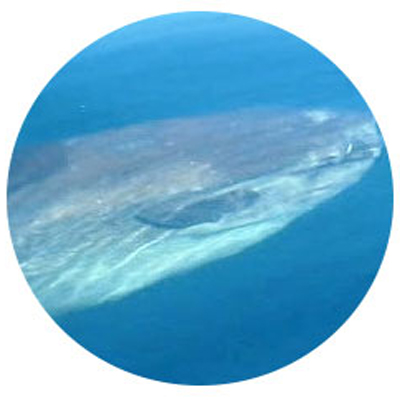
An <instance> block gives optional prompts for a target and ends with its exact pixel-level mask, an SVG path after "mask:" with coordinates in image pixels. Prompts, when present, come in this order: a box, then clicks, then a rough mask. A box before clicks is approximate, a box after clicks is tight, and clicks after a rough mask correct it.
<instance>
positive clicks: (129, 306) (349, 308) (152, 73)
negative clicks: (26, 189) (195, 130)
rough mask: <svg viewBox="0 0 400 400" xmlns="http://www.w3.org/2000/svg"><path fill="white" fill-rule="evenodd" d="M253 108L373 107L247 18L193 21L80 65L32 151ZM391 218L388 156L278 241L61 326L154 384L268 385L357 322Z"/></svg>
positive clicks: (25, 137) (56, 95)
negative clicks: (267, 376) (267, 378)
mask: <svg viewBox="0 0 400 400" xmlns="http://www.w3.org/2000/svg"><path fill="white" fill-rule="evenodd" d="M251 106H270V107H274V108H279V107H291V108H313V107H323V108H334V109H343V110H365V109H366V105H365V103H364V102H363V100H362V98H361V97H360V95H359V94H358V92H357V91H356V90H355V89H354V87H353V86H352V85H351V83H350V82H349V81H348V80H347V78H345V77H344V76H343V75H342V74H341V73H339V72H338V70H337V68H336V67H335V66H334V65H333V64H331V63H330V62H329V61H328V60H326V59H325V58H324V57H323V56H321V54H320V53H318V52H316V51H315V50H314V49H313V48H311V47H310V46H309V45H307V44H305V43H303V42H302V41H300V40H299V39H297V38H295V37H293V36H290V35H288V34H287V33H285V32H283V31H281V30H278V29H276V28H273V27H271V26H269V25H267V24H264V23H261V22H256V21H253V20H248V19H243V18H239V17H233V16H227V15H220V14H208V13H192V14H185V15H181V14H180V15H174V16H170V17H168V18H165V17H162V18H155V19H152V20H149V21H148V22H141V23H138V24H135V25H132V26H129V27H126V28H124V29H123V30H121V31H118V32H116V33H113V34H111V35H110V36H108V37H106V38H104V39H102V40H101V41H99V42H96V43H95V44H94V45H92V46H91V47H89V48H88V49H86V50H85V51H84V52H83V53H81V54H79V55H78V56H77V57H76V58H75V59H73V60H72V61H71V62H70V63H69V64H67V65H66V67H64V68H63V69H62V70H61V71H60V72H59V73H58V74H57V76H56V78H55V79H54V80H52V81H51V82H50V83H49V85H48V86H47V87H46V89H45V90H44V91H43V92H42V94H41V95H40V97H39V98H38V100H37V102H36V103H35V104H34V106H33V108H32V110H31V112H30V115H29V116H28V118H27V120H26V122H25V124H24V126H23V128H22V131H21V135H20V138H19V144H31V143H38V142H47V141H51V140H57V139H59V138H65V137H71V136H75V135H81V134H91V133H94V132H98V131H99V130H102V129H108V128H113V127H118V126H123V125H126V124H128V123H129V124H130V123H139V122H143V121H152V120H157V119H164V118H170V117H180V116H189V115H204V114H209V113H216V112H220V111H225V110H234V109H237V108H242V107H251ZM391 213H392V186H391V177H390V167H389V164H388V160H387V156H386V154H384V155H383V156H381V158H380V159H379V160H378V161H377V163H376V164H375V165H374V167H373V168H372V169H371V170H370V171H369V172H368V173H367V174H366V175H365V176H364V178H363V179H362V180H361V181H360V182H359V183H357V184H356V185H354V186H352V187H351V188H350V189H347V190H346V191H345V192H343V193H341V194H340V195H339V196H337V197H335V198H333V199H331V200H330V201H328V202H326V203H325V204H323V205H322V206H319V207H318V208H317V209H315V210H313V211H312V212H310V213H308V214H306V215H304V216H303V217H301V218H299V219H298V220H296V221H295V223H293V224H292V225H290V226H289V227H287V228H286V229H285V230H283V231H281V232H279V233H278V234H276V235H275V236H273V237H270V238H268V239H267V240H266V241H265V242H261V243H258V244H257V245H255V246H253V247H251V248H249V249H247V250H245V251H243V252H242V253H240V254H239V255H235V256H232V257H229V258H226V259H221V260H218V261H216V262H213V263H212V264H209V265H207V266H203V267H202V268H198V269H196V270H193V271H191V272H190V273H187V274H182V275H179V276H175V277H173V278H170V279H167V280H165V281H163V282H160V283H158V284H155V285H153V286H151V287H150V288H147V289H145V290H143V291H141V292H136V293H135V294H132V295H131V296H130V297H127V298H125V299H123V300H121V301H118V302H114V303H108V304H103V305H101V306H98V307H95V308H92V309H87V310H84V311H80V312H75V313H70V314H67V315H63V316H61V317H58V318H57V322H58V323H59V324H60V325H61V326H62V327H63V328H64V329H65V330H66V331H67V332H68V333H69V334H70V335H71V336H72V337H73V338H75V339H76V340H77V341H78V342H79V343H81V344H83V345H84V346H85V347H86V348H87V349H89V350H91V351H93V352H94V353H95V354H97V355H99V356H100V357H102V358H104V359H105V360H107V361H109V362H111V363H113V364H115V365H117V366H120V367H121V368H124V369H126V370H128V371H132V372H135V373H138V374H140V375H143V376H147V377H150V378H155V379H161V380H165V381H172V382H177V383H189V384H213V383H223V382H231V381H235V380H241V379H245V378H251V377H254V376H257V375H261V374H264V373H267V372H270V371H273V370H275V369H277V368H279V367H281V366H284V365H286V364H287V363H290V362H292V361H294V360H296V359H297V358H299V357H301V356H302V355H304V354H306V353H307V352H309V351H310V350H312V349H313V348H314V347H315V346H317V345H319V344H320V343H321V342H323V341H324V340H325V339H326V338H327V337H329V336H330V335H331V334H332V333H333V332H334V331H335V330H336V329H337V328H338V327H339V326H340V325H341V324H342V323H343V322H344V321H345V320H346V319H347V318H348V317H349V315H350V314H351V313H352V312H353V310H354V309H355V308H356V306H357V305H358V304H359V302H360V301H361V299H362V298H363V296H364V295H365V293H366V291H367V290H368V288H369V286H370V284H371V283H372V281H373V279H374V277H375V275H376V273H377V271H378V268H379V265H380V262H381V259H382V257H383V254H384V250H385V247H386V242H387V238H388V234H389V228H390V221H391ZM365 352H366V353H368V349H365Z"/></svg>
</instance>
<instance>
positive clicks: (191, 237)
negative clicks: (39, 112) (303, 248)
mask: <svg viewBox="0 0 400 400" xmlns="http://www.w3.org/2000/svg"><path fill="white" fill-rule="evenodd" d="M383 151H384V144H383V141H382V138H381V135H380V132H379V129H378V127H377V125H376V123H375V121H374V119H373V117H372V116H371V115H370V114H369V113H368V112H364V111H363V112H359V111H343V110H336V109H271V108H262V107H258V108H251V109H239V110H234V111H230V112H224V113H219V114H215V115H200V116H199V115H196V116H184V117H176V118H169V119H165V120H157V121H148V122H144V123H140V124H132V125H127V126H124V127H121V128H110V129H108V130H105V131H102V132H93V133H90V134H85V135H79V132H77V134H76V135H74V136H71V137H69V138H63V139H57V137H56V135H55V136H54V140H52V141H51V143H42V144H41V145H40V146H38V145H28V144H21V145H19V144H18V143H17V145H16V147H15V150H14V154H13V157H12V161H11V166H10V172H9V184H8V215H9V225H10V231H11V236H12V240H13V244H14V248H15V252H16V255H17V258H18V261H19V263H20V265H21V268H22V271H23V273H24V275H25V277H26V279H27V281H28V283H29V284H30V286H31V288H32V290H33V292H34V293H35V295H36V296H37V298H38V299H39V301H40V302H41V303H42V305H43V306H44V307H45V308H46V309H47V310H48V311H49V312H50V313H51V314H52V315H62V314H64V313H68V312H71V311H74V310H80V309H85V308H90V307H96V306H98V305H100V304H103V303H106V302H112V301H118V300H120V299H122V298H124V297H126V296H129V295H132V294H134V293H135V292H136V291H142V290H146V288H148V287H149V286H151V285H156V284H158V283H159V282H161V281H162V280H165V279H169V278H171V277H176V276H179V275H180V274H189V273H190V271H191V270H193V269H195V268H207V267H208V264H210V263H211V262H212V261H215V260H219V259H221V260H222V259H223V258H225V257H228V256H232V255H235V254H237V253H240V252H242V251H244V250H245V249H246V248H248V247H250V246H252V245H254V244H256V243H258V242H260V241H262V240H268V238H269V237H271V236H272V235H275V234H276V233H278V232H280V231H281V230H283V229H285V228H286V227H287V226H289V225H290V224H291V223H293V222H294V221H295V220H296V219H298V218H299V217H300V216H302V215H305V214H306V213H310V212H312V211H313V210H315V209H316V208H317V207H318V206H320V205H321V204H323V203H324V202H327V201H329V200H330V199H332V198H334V197H335V196H339V195H340V194H341V193H342V192H344V191H345V190H346V189H347V188H349V187H351V186H352V185H354V184H356V183H357V182H358V181H360V180H361V179H362V178H363V176H364V175H365V174H367V173H368V171H369V169H370V168H371V167H372V165H373V164H374V163H375V162H376V161H377V160H378V159H379V157H381V156H382V153H383ZM266 267H267V266H266Z"/></svg>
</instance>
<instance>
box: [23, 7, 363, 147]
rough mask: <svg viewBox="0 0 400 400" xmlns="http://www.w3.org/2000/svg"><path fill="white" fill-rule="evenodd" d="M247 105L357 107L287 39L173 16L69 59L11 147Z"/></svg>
mask: <svg viewBox="0 0 400 400" xmlns="http://www.w3.org/2000/svg"><path fill="white" fill-rule="evenodd" d="M82 106H84V107H82ZM252 106H271V107H335V108H340V109H343V108H344V109H361V108H365V105H364V102H363V100H362V99H361V98H360V96H359V94H358V92H357V91H356V90H355V89H354V87H353V86H352V84H351V83H350V82H349V81H348V79H347V78H346V77H345V76H344V75H342V74H340V73H338V70H337V67H335V66H334V65H333V64H332V63H331V62H330V61H328V60H327V59H326V58H325V57H323V56H322V55H321V54H320V53H319V52H317V51H316V50H315V49H313V48H312V47H311V46H309V45H308V44H306V43H305V42H303V41H301V40H299V39H298V38H296V37H294V36H292V35H288V34H287V33H286V32H284V31H282V30H280V29H278V28H275V27H272V26H270V25H268V24H265V23H262V22H258V21H255V20H250V19H247V18H239V17H234V16H230V15H224V14H212V13H191V14H190V13H189V14H186V15H185V16H184V17H182V15H181V14H177V15H173V16H170V17H168V18H163V17H159V18H153V19H151V20H148V21H147V22H140V23H137V24H133V25H131V26H128V27H126V28H124V29H122V30H120V31H117V32H115V33H113V34H111V35H109V36H107V37H105V38H103V39H101V40H100V41H98V42H96V43H94V44H93V45H92V46H90V47H89V48H87V49H85V50H84V51H83V52H82V53H80V54H79V55H78V56H77V57H75V58H74V59H73V60H72V61H71V62H69V63H68V64H67V65H66V66H65V67H64V68H63V69H61V71H59V73H58V74H57V75H56V77H55V79H53V80H52V81H51V82H50V83H49V84H48V86H47V87H46V88H45V89H44V90H43V92H42V93H41V95H40V96H39V97H38V99H37V101H36V103H35V104H34V106H33V107H32V110H31V112H30V115H29V117H28V118H27V119H26V121H25V124H24V126H23V128H22V132H21V134H20V142H21V143H22V142H34V141H35V142H37V141H44V140H48V139H52V140H54V139H57V138H60V137H68V136H74V135H80V134H82V133H89V132H96V131H98V130H102V129H108V128H111V127H118V126H124V125H126V124H131V123H138V122H143V121H151V120H155V119H162V118H171V117H178V116H187V115H189V116H191V115H196V114H200V115H204V114H208V113H217V112H220V111H225V110H232V109H237V108H242V107H252Z"/></svg>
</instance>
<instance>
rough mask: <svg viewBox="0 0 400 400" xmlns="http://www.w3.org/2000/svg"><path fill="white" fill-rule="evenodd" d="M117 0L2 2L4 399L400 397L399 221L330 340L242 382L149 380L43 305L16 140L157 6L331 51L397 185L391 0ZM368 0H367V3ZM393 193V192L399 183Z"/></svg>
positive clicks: (397, 82)
mask: <svg viewBox="0 0 400 400" xmlns="http://www.w3.org/2000/svg"><path fill="white" fill-rule="evenodd" d="M143 3H144V4H142V2H140V4H139V3H138V2H135V1H133V0H130V1H119V0H110V1H107V2H104V1H101V0H97V1H89V0H86V1H85V0H80V1H76V0H69V1H60V0H59V1H54V0H53V1H45V0H35V1H22V0H14V1H13V2H11V1H9V2H7V3H6V2H4V3H2V4H7V5H3V6H1V7H2V9H1V10H0V18H1V21H0V29H1V36H0V40H1V43H0V44H1V47H0V49H1V56H2V60H1V62H0V68H1V71H0V84H1V85H0V101H1V104H0V113H1V114H0V115H1V116H0V128H1V139H0V187H1V195H0V202H1V204H0V234H1V241H0V256H1V259H0V261H1V270H0V273H1V276H0V296H1V299H0V324H1V328H0V381H1V384H0V397H1V398H3V399H7V400H8V399H11V400H13V399H41V400H47V399H52V400H53V399H57V400H62V399H71V398H73V399H92V398H96V399H99V400H101V399H119V400H124V399H133V398H136V397H137V398H140V399H141V400H147V399H152V398H154V399H159V398H163V399H174V400H175V399H176V400H180V399H185V400H186V399H191V398H194V399H204V398H206V397H207V400H214V399H216V400H220V399H228V400H230V399H233V400H235V399H243V398H251V399H252V400H254V399H274V400H280V399H292V398H295V399H297V398H299V399H307V400H314V399H315V400H316V399H318V400H321V399H323V400H329V399H335V400H336V399H345V400H347V399H374V400H375V399H384V400H391V399H399V398H400V366H399V358H400V344H399V340H400V326H399V319H400V311H399V309H400V288H399V285H400V274H399V268H398V265H397V264H398V260H399V245H400V241H399V238H400V232H399V230H400V221H399V216H398V213H396V210H395V218H394V224H393V230H392V235H391V239H390V243H389V248H388V251H387V254H386V257H385V260H384V263H383V266H382V269H381V271H380V273H379V275H378V278H377V279H376V281H375V283H374V285H373V286H372V289H371V290H370V292H369V293H368V295H367V297H366V298H365V300H364V301H363V303H362V304H361V306H360V307H359V308H358V309H357V311H356V312H355V313H354V314H353V316H352V317H351V318H350V320H349V321H348V322H347V323H346V324H345V325H344V326H343V327H342V328H341V329H340V330H339V331H338V332H337V333H336V334H335V335H334V336H333V337H331V338H330V339H329V340H328V341H327V342H326V343H325V344H324V345H323V346H321V347H319V348H318V349H317V350H315V351H313V352H312V353H310V354H309V355H308V356H306V357H304V358H303V359H301V360H299V361H297V362H295V363H294V364H292V365H290V366H288V367H286V368H284V369H282V370H279V371H277V372H274V373H272V374H270V375H267V376H264V377H261V378H258V379H253V380H250V381H247V382H242V383H236V384H229V385H220V386H211V387H190V386H178V385H170V384H164V383H159V382H154V381H149V380H146V379H143V378H139V377H136V376H133V375H131V374H129V373H126V372H123V371H120V370H119V369H117V368H114V367H112V366H110V365H108V364H107V363H105V362H103V361H100V360H99V359H97V358H96V357H94V356H92V355H91V354H90V353H88V352H87V351H86V350H84V349H82V348H81V347H80V346H79V345H77V344H76V343H75V342H73V341H72V340H71V339H70V338H69V337H68V336H67V335H66V334H65V333H64V332H62V331H61V330H60V329H59V328H58V327H57V326H56V325H55V323H53V321H52V320H51V318H50V317H49V316H48V315H47V314H46V313H45V312H44V310H43V309H42V308H41V307H40V306H39V304H38V302H37V301H36V299H35V298H34V296H33V294H32V293H31V292H30V289H29V287H28V285H27V283H26V282H25V280H24V278H23V275H22V273H21V271H20V269H19V267H18V265H17V262H16V259H15V256H14V253H13V250H12V246H11V241H10V238H9V233H8V227H7V219H6V176H7V170H8V163H9V159H10V156H11V151H12V147H13V142H14V140H15V138H16V136H17V134H18V131H19V129H20V126H21V124H22V121H23V120H24V118H25V116H26V114H27V112H28V110H29V108H30V106H31V104H32V103H33V101H34V100H35V99H36V97H37V95H38V94H39V93H40V91H41V90H42V89H43V87H44V86H45V85H46V83H47V82H48V80H49V79H50V78H51V77H52V76H53V75H54V73H55V72H56V71H57V70H58V69H59V68H60V67H62V66H63V65H64V64H65V63H66V62H67V61H68V60H69V59H70V58H71V57H73V56H74V55H75V54H76V53H77V52H78V51H80V50H82V49H83V48H84V47H85V46H87V45H88V44H90V43H91V42H92V41H94V40H96V39H98V38H99V37H101V36H103V35H105V34H107V33H109V32H110V31H113V30H115V29H117V28H119V27H121V26H123V25H126V24H128V23H131V22H134V21H136V20H139V19H142V18H145V17H148V16H153V15H156V14H161V13H168V12H174V11H187V10H215V11H226V12H233V13H239V14H242V15H247V16H251V17H255V18H258V19H262V20H264V21H267V22H270V23H273V24H275V25H278V26H280V27H281V28H284V29H286V30H289V31H290V32H292V33H294V34H296V35H298V36H299V37H301V38H302V39H305V40H306V41H308V42H309V43H311V44H312V45H314V46H315V47H316V48H317V49H319V50H320V51H322V52H323V53H324V54H325V55H326V56H328V57H329V58H330V59H331V60H332V61H334V62H335V63H336V64H337V65H338V66H339V67H340V68H341V69H342V70H343V71H344V72H345V73H346V75H347V76H348V77H349V78H350V79H351V80H352V82H353V83H354V84H355V86H356V87H357V88H358V89H359V90H360V92H361V94H362V95H363V96H364V98H365V99H366V101H367V103H368V104H369V106H370V108H371V109H372V111H373V112H374V114H375V117H376V119H377V121H378V123H379V125H380V128H381V130H382V132H383V134H384V136H385V139H386V143H387V146H388V149H389V155H390V157H391V162H392V169H393V173H394V180H395V190H396V189H399V179H400V177H399V174H398V172H399V171H400V140H399V133H400V124H399V119H400V113H399V100H398V97H399V89H400V78H399V76H398V74H399V73H400V61H399V57H398V54H399V45H398V38H399V37H400V24H399V23H398V15H399V14H398V12H397V11H396V3H397V2H396V1H394V0H392V1H391V0H387V1H386V0H380V1H370V2H367V1H357V0H352V1H342V0H336V1H328V0H325V1H321V0H320V1H318V0H315V1H312V0H302V1H300V0H294V1H288V0H274V1H268V0H259V1H252V0H243V1H234V0H231V1H216V0H215V1H196V0H181V1H168V0H158V1H155V0H144V1H143ZM366 3H368V4H366ZM396 193H397V192H396Z"/></svg>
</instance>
